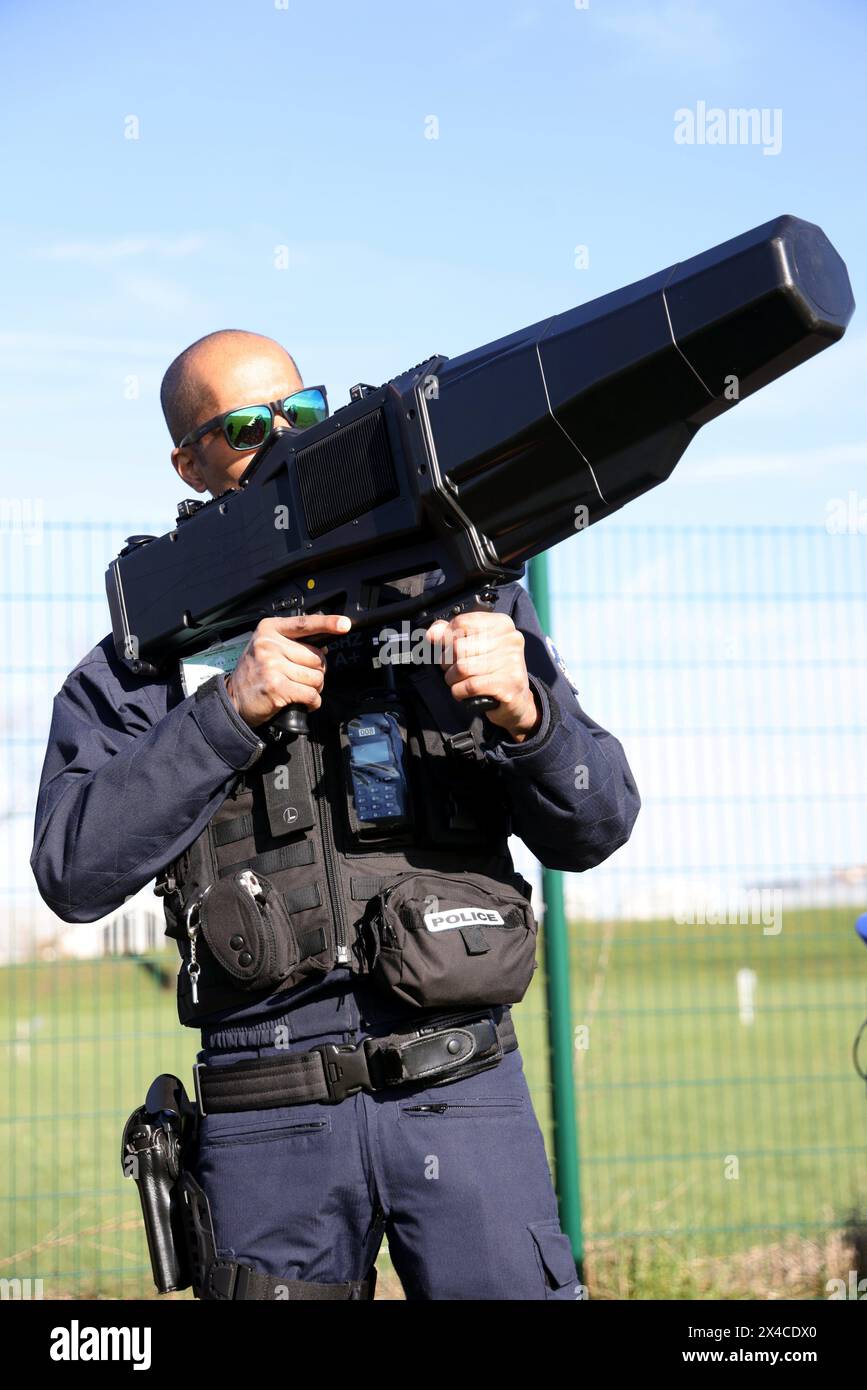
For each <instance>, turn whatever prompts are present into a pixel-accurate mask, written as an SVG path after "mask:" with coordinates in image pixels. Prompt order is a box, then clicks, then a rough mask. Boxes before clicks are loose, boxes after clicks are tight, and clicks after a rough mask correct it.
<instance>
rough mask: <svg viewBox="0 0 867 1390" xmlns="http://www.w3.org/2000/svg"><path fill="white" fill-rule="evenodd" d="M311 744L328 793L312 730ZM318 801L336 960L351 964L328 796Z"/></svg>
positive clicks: (316, 765)
mask: <svg viewBox="0 0 867 1390" xmlns="http://www.w3.org/2000/svg"><path fill="white" fill-rule="evenodd" d="M310 746H311V748H312V750H313V767H314V769H315V771H316V776H317V778H321V779H322V791H323V793H327V792H328V790H329V788H328V787H327V785H325V778H326V773H325V759H324V757H323V755H322V749H321V747H320V745H319V742H318V740H317V739H315V738H314V737H313V735H312V732H311V736H310ZM316 803H317V809H318V812H319V829H320V833H321V836H322V852H323V855H324V856H325V884H326V887H327V889H328V901H329V903H330V904H331V916H332V919H333V921H334V940H335V953H334V954H335V960H336V962H337V964H338V965H349V963H350V960H351V957H350V953H349V947H348V946H347V944H346V923H345V920H344V917H343V907H342V905H341V903H340V899H339V896H338V895H337V893H336V892H335V890H334V886H333V885H334V883H335V882H336V865H335V857H334V849H333V846H332V843H331V830H332V822H331V809H330V807H329V805H328V796H327V795H322V796H318V797H317V798H316Z"/></svg>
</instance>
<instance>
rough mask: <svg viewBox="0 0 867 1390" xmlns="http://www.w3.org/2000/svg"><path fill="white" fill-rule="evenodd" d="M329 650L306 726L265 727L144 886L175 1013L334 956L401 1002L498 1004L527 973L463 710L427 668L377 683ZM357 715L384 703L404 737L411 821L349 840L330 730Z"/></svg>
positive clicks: (493, 805)
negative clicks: (230, 779)
mask: <svg viewBox="0 0 867 1390" xmlns="http://www.w3.org/2000/svg"><path fill="white" fill-rule="evenodd" d="M350 635H351V634H350ZM336 646H337V644H336V643H335V642H334V641H333V640H330V641H329V654H328V674H327V676H326V685H325V691H324V695H323V702H322V705H321V706H320V708H319V709H318V710H315V711H313V712H311V713H310V714H309V715H308V725H309V736H307V737H303V736H302V737H298V738H295V739H290V740H288V741H275V740H273V739H269V740H268V742H267V743H266V749H265V752H264V753H263V754H262V755H261V757H260V758H259V760H258V761H257V762H256V763H255V764H254V765H253V767H251V768H250V769H248V770H247V771H246V772H245V773H243V774H240V775H239V776H238V778H237V779H236V781H235V782H234V784H233V786H232V788H231V790H230V792H229V794H228V795H227V797H226V799H225V800H224V802H223V803H222V805H221V806H220V807H219V809H218V810H217V812H216V814H215V815H214V816H213V818H212V819H211V821H210V822H209V824H208V825H207V826H206V828H205V830H204V831H203V832H202V833H201V834H200V835H199V836H198V838H197V839H196V840H195V841H194V842H193V843H192V844H191V845H190V846H189V848H188V849H187V850H186V851H185V852H184V853H183V854H182V855H180V856H179V857H178V858H177V859H176V860H175V861H174V862H173V863H171V864H169V865H168V866H167V868H166V869H165V870H164V872H163V874H162V875H161V876H160V879H159V880H158V883H157V887H156V890H155V891H157V892H158V893H160V894H161V895H162V896H163V899H164V909H165V914H166V932H167V934H168V935H169V936H172V937H174V938H175V940H176V941H177V944H178V947H179V950H180V954H181V958H182V965H181V968H180V971H179V974H178V1012H179V1016H180V1020H181V1022H182V1023H183V1024H187V1025H189V1026H191V1027H196V1026H199V1024H200V1023H201V1022H202V1021H203V1020H204V1019H206V1018H207V1016H208V1015H210V1014H213V1013H214V1012H216V1011H221V1010H225V1009H231V1008H233V1007H244V1006H247V1005H249V1004H250V1003H252V1002H254V1001H257V1000H260V999H269V998H271V997H273V996H274V995H275V994H279V993H282V992H284V991H286V990H290V989H292V988H293V987H294V986H296V985H298V984H299V983H300V982H301V981H303V980H307V979H310V978H311V977H315V976H317V975H320V976H321V975H325V974H327V973H328V972H329V971H331V970H332V969H334V968H335V966H347V967H348V968H349V969H350V971H351V972H353V973H355V974H365V975H369V976H370V977H371V978H372V979H373V980H374V981H376V982H377V984H378V985H379V986H381V988H382V990H383V992H384V995H385V994H387V995H389V996H390V997H391V998H392V1000H394V999H395V998H397V999H400V1000H401V1001H402V1002H403V1003H404V1004H405V1005H406V1010H407V1014H410V1013H412V1012H413V1010H416V1009H428V1008H432V1009H437V1008H442V1007H446V1008H448V1007H450V1006H452V1005H454V1006H455V1007H463V1006H464V1005H496V1004H512V1003H516V1002H517V1001H518V1000H519V999H520V998H521V997H522V996H523V994H524V993H525V992H526V989H527V987H528V985H529V983H530V979H531V977H532V974H533V971H534V970H535V945H536V923H535V921H534V918H533V912H532V908H531V907H530V901H529V900H530V885H529V884H528V883H527V882H526V880H525V879H524V878H523V877H522V876H521V875H520V874H519V873H517V872H516V870H515V868H514V866H513V864H512V859H511V855H510V852H509V848H508V843H507V840H508V835H509V831H510V822H509V815H508V808H507V805H506V802H505V798H504V796H503V793H502V790H501V788H500V785H499V781H498V777H497V771H496V768H495V767H494V766H493V765H492V764H491V762H490V761H489V760H487V759H485V758H484V757H483V756H482V753H481V749H480V740H481V738H482V737H483V734H484V729H483V724H482V720H481V718H479V717H476V718H475V719H473V718H471V717H470V716H468V715H467V714H466V713H465V712H464V711H463V710H462V709H461V707H460V704H459V702H458V701H456V700H455V699H454V697H453V696H452V694H451V691H450V689H449V687H448V686H447V685H446V682H445V680H444V678H443V673H442V670H441V669H440V668H439V667H436V666H433V667H432V666H420V665H415V666H413V665H411V664H410V665H406V666H401V665H397V666H394V667H393V668H392V670H393V672H394V680H393V686H394V689H392V690H388V689H386V688H385V687H384V685H383V684H382V683H381V681H378V679H374V678H375V677H376V676H377V673H376V672H375V671H374V670H373V669H372V667H371V666H370V664H369V663H366V662H362V663H361V669H360V670H356V671H353V672H351V673H350V674H349V678H348V679H341V678H340V673H339V671H336V672H335V673H334V674H332V665H333V657H332V654H333V653H334V652H335V649H336ZM212 679H215V680H222V676H217V677H213V678H212ZM370 710H390V711H391V712H392V713H393V714H394V715H396V716H397V718H398V722H399V724H400V728H401V733H402V737H403V739H404V768H405V773H406V779H407V784H408V788H409V794H410V807H411V811H410V820H411V824H410V825H409V826H407V827H405V828H404V829H403V830H402V831H401V832H400V834H398V835H397V836H395V835H393V834H388V833H386V834H382V835H380V834H378V833H377V830H376V829H374V831H373V832H371V831H370V829H369V828H368V829H367V830H366V831H365V832H363V833H362V834H360V833H359V831H358V829H357V827H356V825H355V818H354V816H353V804H352V796H351V794H350V793H349V790H348V786H349V782H348V779H347V762H346V759H347V748H346V738H345V727H346V721H347V720H348V719H350V718H352V717H353V716H355V715H357V714H358V713H359V711H364V712H368V711H370ZM258 732H259V733H260V735H261V736H262V737H263V738H265V737H266V731H265V730H264V729H260V730H259V731H258ZM193 957H194V971H193V973H194V974H195V973H196V971H197V972H198V973H197V978H196V988H195V991H194V989H193V978H192V974H191V972H190V969H189V967H190V963H191V959H192V958H193ZM194 993H195V995H197V999H196V1000H195V1001H194Z"/></svg>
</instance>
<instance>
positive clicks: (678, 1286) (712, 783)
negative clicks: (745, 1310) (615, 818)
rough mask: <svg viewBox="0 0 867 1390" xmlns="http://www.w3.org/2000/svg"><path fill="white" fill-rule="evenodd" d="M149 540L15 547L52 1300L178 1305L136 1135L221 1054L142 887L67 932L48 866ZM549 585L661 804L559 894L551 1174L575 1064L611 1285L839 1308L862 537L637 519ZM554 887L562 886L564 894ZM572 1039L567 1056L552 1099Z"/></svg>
mask: <svg viewBox="0 0 867 1390" xmlns="http://www.w3.org/2000/svg"><path fill="white" fill-rule="evenodd" d="M143 529H147V526H146V525H143V524H142V522H141V520H139V521H137V522H135V523H130V524H129V525H126V526H125V525H123V524H121V523H118V524H116V525H110V526H109V525H105V526H103V525H96V524H94V525H68V526H62V525H48V524H40V525H39V526H38V527H37V526H33V525H31V526H30V528H29V529H28V528H26V527H25V526H24V525H15V524H12V523H11V522H10V524H9V525H7V527H6V529H5V530H4V531H3V533H2V535H0V564H2V576H0V577H2V594H3V608H2V613H3V619H2V627H3V638H4V641H3V653H4V657H3V683H2V689H3V695H2V698H3V734H2V741H3V752H4V756H5V769H6V775H5V777H4V779H3V793H2V800H0V816H2V824H3V834H2V836H0V848H2V853H3V857H4V861H5V862H4V865H3V867H4V874H3V878H2V883H3V885H4V886H3V895H4V898H5V903H4V912H3V925H2V933H0V962H2V966H3V968H2V970H0V982H2V989H3V990H4V991H5V994H6V998H5V999H4V1000H3V1005H2V1007H3V1009H4V1018H5V1020H6V1022H5V1025H4V1028H3V1045H2V1064H3V1065H2V1072H3V1087H4V1096H3V1102H2V1114H0V1122H2V1128H3V1130H4V1131H5V1135H4V1137H3V1139H2V1149H0V1152H2V1153H3V1155H4V1161H3V1179H2V1183H0V1211H2V1217H0V1232H2V1234H0V1278H7V1279H20V1280H22V1281H23V1280H26V1279H27V1278H30V1279H41V1280H42V1290H43V1292H44V1296H45V1297H46V1298H51V1297H58V1296H65V1295H71V1296H73V1297H77V1296H86V1295H89V1294H93V1293H102V1294H105V1295H109V1296H114V1297H122V1298H124V1297H126V1298H128V1297H140V1296H142V1295H147V1294H148V1293H149V1292H150V1280H149V1274H148V1267H147V1258H146V1252H145V1249H144V1242H143V1237H142V1233H141V1229H140V1221H139V1217H138V1211H137V1201H136V1195H135V1192H134V1190H133V1185H132V1184H131V1183H128V1182H124V1181H122V1179H121V1178H120V1173H119V1158H118V1145H119V1134H120V1128H121V1125H122V1123H123V1121H124V1119H125V1118H126V1115H127V1114H128V1112H129V1111H130V1110H131V1109H132V1107H133V1105H134V1104H135V1103H137V1102H138V1101H139V1100H140V1098H141V1097H142V1095H143V1092H144V1088H145V1087H146V1085H147V1083H148V1082H149V1081H150V1079H151V1077H152V1076H153V1075H154V1074H155V1072H156V1071H157V1070H174V1069H179V1070H180V1072H181V1073H182V1074H183V1073H185V1072H187V1071H188V1069H189V1065H190V1063H191V1061H192V1058H193V1053H194V1051H195V1045H196V1038H195V1035H194V1034H192V1033H191V1032H189V1031H188V1030H182V1029H180V1028H179V1026H178V1024H177V1021H176V1017H175V1014H174V1003H173V994H172V988H171V983H172V977H173V975H174V969H175V965H174V954H173V953H174V946H172V947H171V949H170V950H166V949H165V947H164V946H163V945H161V944H160V943H161V936H160V932H161V925H160V924H159V922H158V921H156V920H151V921H149V920H148V905H147V897H145V905H144V907H143V908H142V909H141V910H139V911H138V912H137V913H136V915H135V917H130V918H129V919H128V920H127V921H126V923H124V922H123V921H119V922H115V923H114V924H113V925H112V926H111V929H110V930H107V931H106V930H103V928H102V927H97V926H91V927H76V928H69V927H67V926H65V925H64V924H62V923H60V922H59V921H58V920H57V919H56V918H53V917H52V916H51V914H49V913H48V912H47V910H46V909H44V908H43V907H42V906H41V904H40V903H39V901H38V898H37V896H36V894H35V890H34V888H33V885H32V882H31V878H30V871H29V867H28V862H27V861H28V854H29V849H30V839H31V832H32V815H33V804H34V796H35V786H36V781H37V778H38V772H39V767H40V765H41V760H42V755H43V750H44V742H45V735H46V732H47V723H48V717H49V715H50V707H51V699H52V696H53V694H54V693H55V691H56V690H57V689H58V688H59V686H60V684H61V683H62V680H63V677H64V675H65V674H66V672H67V671H68V670H69V669H70V667H71V666H72V665H73V664H74V663H75V662H76V661H77V660H78V658H79V657H80V656H81V655H83V654H84V652H85V651H87V650H88V649H89V647H90V646H92V645H93V643H94V642H95V641H96V640H98V639H99V638H100V637H101V636H102V635H103V634H104V632H105V631H106V628H107V617H106V611H105V599H104V594H103V587H102V585H103V580H102V575H103V570H104V567H105V563H106V561H107V560H108V559H109V558H110V557H111V556H112V555H114V554H115V553H116V551H117V549H118V546H119V544H120V543H121V542H122V540H123V537H124V536H125V535H127V534H130V533H132V532H134V531H141V530H143ZM152 529H153V530H155V531H158V530H161V529H163V528H162V527H161V526H160V525H159V524H157V525H155V526H153V528H152ZM549 574H550V613H549V614H548V615H547V621H546V626H547V628H548V630H549V631H550V632H551V633H552V634H553V637H554V639H555V641H556V643H557V647H558V649H559V651H560V654H561V656H563V657H564V658H565V660H566V663H567V665H568V667H569V669H570V670H571V672H572V675H573V679H574V680H575V683H576V684H577V686H578V687H579V690H580V695H581V700H582V703H583V704H584V706H585V708H586V709H587V711H588V712H589V713H590V714H591V715H592V716H593V717H594V718H596V719H597V720H598V721H599V722H600V723H602V724H603V725H605V727H607V728H610V729H611V730H612V731H614V732H615V733H616V734H617V735H618V737H620V738H621V740H622V742H623V744H624V746H625V748H626V751H627V755H628V757H629V760H630V763H631V765H632V767H633V770H634V772H635V775H636V780H637V782H638V785H639V788H640V790H641V793H642V797H643V808H642V811H641V814H640V816H639V819H638V823H637V825H636V828H635V832H634V834H633V837H632V840H631V841H630V843H629V845H627V846H626V847H624V849H622V850H620V851H619V852H618V853H617V854H616V855H615V856H614V857H613V858H612V859H611V860H610V861H608V862H607V863H606V864H604V865H602V866H600V867H599V868H597V869H595V870H593V871H591V872H590V873H588V874H584V875H569V876H566V877H565V878H564V879H563V881H562V884H561V885H560V887H561V888H562V891H563V895H564V901H565V913H566V919H567V924H568V930H567V934H566V943H565V944H566V951H565V956H564V959H566V960H568V962H569V966H570V970H569V985H570V991H571V1021H568V1020H567V1022H566V1025H565V1029H564V1020H566V1018H567V1016H566V1013H565V1007H566V1005H568V1003H569V1001H568V1000H567V1001H565V1004H564V1001H563V999H562V996H563V990H562V975H563V968H564V967H563V965H562V964H557V966H556V976H557V979H556V981H555V986H556V984H557V983H558V982H559V985H560V986H561V987H560V988H557V987H555V988H554V989H553V990H551V991H549V995H548V996H546V993H545V988H544V979H538V980H537V982H535V983H534V985H533V987H532V989H531V991H530V994H529V995H528V998H527V999H526V1000H525V1002H524V1003H523V1004H522V1005H521V1006H520V1008H519V1009H518V1010H516V1020H517V1026H518V1032H519V1038H520V1040H521V1044H522V1050H523V1053H524V1057H525V1066H526V1069H527V1072H528V1076H529V1079H530V1083H531V1087H532V1089H533V1093H534V1099H535V1102H536V1106H537V1110H538V1113H539V1116H540V1120H541V1122H542V1124H543V1128H544V1129H545V1132H546V1137H547V1138H548V1139H549V1142H550V1153H551V1157H552V1163H553V1162H554V1158H555V1147H554V1143H553V1135H554V1125H553V1121H554V1118H555V1116H556V1117H558V1118H559V1121H560V1126H561V1130H562V1126H563V1124H564V1123H566V1124H568V1126H569V1128H570V1129H571V1121H570V1120H569V1118H568V1116H569V1105H568V1100H569V1097H568V1096H567V1097H566V1098H565V1101H564V1097H563V1087H564V1086H568V1085H569V1080H568V1078H569V1073H570V1070H571V1073H572V1078H573V1080H572V1084H573V1085H574V1097H573V1099H574V1101H575V1105H576V1108H577V1131H576V1144H575V1145H574V1146H573V1145H572V1134H571V1133H569V1134H566V1135H565V1136H564V1135H563V1134H562V1133H561V1135H560V1142H559V1143H558V1144H557V1147H556V1158H557V1168H558V1170H562V1169H563V1164H564V1162H565V1163H567V1164H568V1171H567V1172H565V1173H564V1172H563V1171H558V1177H559V1179H560V1186H561V1189H562V1190H563V1192H564V1196H565V1198H566V1201H565V1203H564V1206H565V1208H566V1210H564V1221H565V1220H566V1219H567V1217H568V1224H570V1226H571V1228H572V1229H573V1235H574V1237H575V1241H576V1247H577V1246H579V1245H581V1244H583V1252H584V1255H585V1273H586V1279H587V1282H588V1285H589V1287H590V1291H591V1294H592V1295H594V1296H615V1297H621V1296H630V1297H701V1296H708V1295H714V1294H723V1295H724V1296H730V1297H759V1298H774V1297H786V1296H790V1297H791V1296H794V1297H813V1296H818V1297H826V1296H827V1288H826V1285H827V1281H828V1280H829V1279H831V1278H834V1277H839V1278H842V1279H844V1280H846V1279H847V1278H848V1276H849V1272H850V1271H853V1270H854V1271H855V1272H856V1274H857V1273H858V1271H859V1261H860V1259H861V1258H862V1256H861V1253H860V1252H862V1251H863V1247H864V1229H865V1211H867V1180H865V1118H867V1105H865V1094H864V1086H863V1083H861V1082H859V1081H858V1078H857V1077H856V1075H855V1072H854V1070H853V1068H852V1064H851V1058H850V1052H851V1044H852V1039H853V1037H854V1034H855V1032H856V1029H857V1027H858V1024H859V1023H860V1020H861V1017H862V1016H863V1014H864V1013H865V1012H867V952H865V950H864V948H863V946H861V945H860V943H859V942H858V940H857V938H856V936H855V933H854V931H853V922H854V919H855V917H856V915H857V914H858V912H859V911H860V910H862V909H863V908H864V907H865V906H867V902H865V899H867V879H865V877H864V869H863V866H864V863H865V861H867V853H865V850H864V839H863V833H862V825H861V821H862V816H861V814H860V813H861V812H862V810H863V805H864V800H865V792H864V787H863V785H862V780H863V779H862V769H863V768H864V766H865V758H864V753H865V737H867V722H865V717H864V709H865V700H864V694H865V689H864V686H865V681H864V672H865V669H867V637H865V633H867V623H865V616H867V615H865V586H864V544H863V538H859V537H858V536H856V535H852V536H848V535H835V536H831V535H829V534H828V533H827V532H826V531H825V529H824V528H823V527H821V526H819V527H816V528H806V527H805V528H794V527H765V528H742V529H741V528H739V529H733V528H732V529H726V528H698V527H664V528H659V527H657V528H653V529H652V530H651V529H647V530H642V529H640V528H636V527H634V526H626V525H623V524H622V523H621V522H619V521H613V522H610V523H606V524H605V525H604V526H600V527H598V528H593V529H591V530H590V531H589V532H588V533H587V534H586V535H583V536H580V537H578V538H576V540H575V541H573V542H570V543H569V544H568V545H566V546H562V547H560V548H559V549H558V550H557V551H556V552H554V554H553V555H552V556H551V557H550V563H549ZM534 587H535V588H536V596H537V601H538V603H539V607H540V611H543V610H544V608H545V602H544V597H543V596H541V595H540V593H539V591H538V585H536V586H534ZM120 809H121V808H119V810H120ZM521 852H522V851H521V847H519V846H516V854H517V855H518V856H520V854H521ZM519 862H521V863H522V867H524V868H525V871H527V872H528V874H530V871H531V861H529V859H527V860H526V861H523V862H522V861H521V860H520V857H519ZM558 891H559V890H558V888H557V885H556V884H552V883H551V881H550V880H549V881H548V883H547V884H545V885H544V886H543V885H542V883H541V881H539V887H538V889H537V893H538V894H539V895H541V894H542V893H544V894H545V896H547V897H548V898H549V899H550V902H549V911H551V912H553V911H554V910H555V907H556V894H557V892H558ZM155 902H156V900H153V903H154V905H155ZM544 935H545V933H544V931H543V939H544ZM552 939H553V938H552ZM124 951H127V952H131V954H124ZM543 954H544V953H543ZM542 973H543V972H539V974H540V976H541V975H542ZM166 985H168V987H166ZM552 996H553V997H554V998H555V999H559V1000H560V1003H559V1004H557V1006H556V1007H557V1010H558V1012H557V1015H556V1017H555V1018H554V1019H553V1020H551V1019H549V1017H548V1014H547V1009H546V998H547V997H552ZM551 1037H557V1038H559V1040H560V1041H559V1043H558V1047H559V1050H560V1052H561V1054H562V1049H563V1046H564V1042H565V1043H566V1044H570V1045H571V1057H570V1060H571V1068H570V1067H569V1066H566V1065H560V1066H559V1067H558V1068H557V1069H556V1070H555V1075H557V1076H558V1078H559V1080H558V1084H559V1088H560V1097H559V1099H558V1098H557V1097H554V1098H553V1103H552V1093H551V1085H550V1077H551V1068H550V1056H549V1039H550V1038H551ZM564 1117H566V1118H565V1120H564ZM576 1154H577V1157H576ZM564 1155H566V1157H565V1159H564ZM579 1210H580V1212H581V1226H582V1229H581V1230H577V1229H575V1226H576V1222H577V1218H578V1212H579ZM382 1264H383V1265H384V1267H385V1275H386V1277H385V1280H384V1287H385V1289H386V1291H388V1289H389V1287H390V1285H389V1279H388V1269H387V1258H385V1259H384V1260H383V1261H382ZM861 1272H862V1273H863V1271H861Z"/></svg>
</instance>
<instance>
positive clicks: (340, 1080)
mask: <svg viewBox="0 0 867 1390" xmlns="http://www.w3.org/2000/svg"><path fill="white" fill-rule="evenodd" d="M366 1041H367V1040H366V1039H364V1040H362V1042H360V1043H332V1042H328V1043H319V1044H318V1045H317V1046H316V1047H311V1049H310V1051H311V1052H318V1053H319V1055H320V1056H321V1058H322V1071H323V1073H324V1075H325V1085H326V1086H327V1087H328V1102H327V1103H328V1104H332V1105H336V1104H338V1103H339V1102H340V1101H341V1100H346V1099H347V1097H348V1096H354V1095H355V1094H356V1093H357V1092H358V1091H363V1090H364V1089H365V1087H370V1084H371V1082H370V1068H369V1066H368V1057H367V1048H366V1047H365V1042H366Z"/></svg>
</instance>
